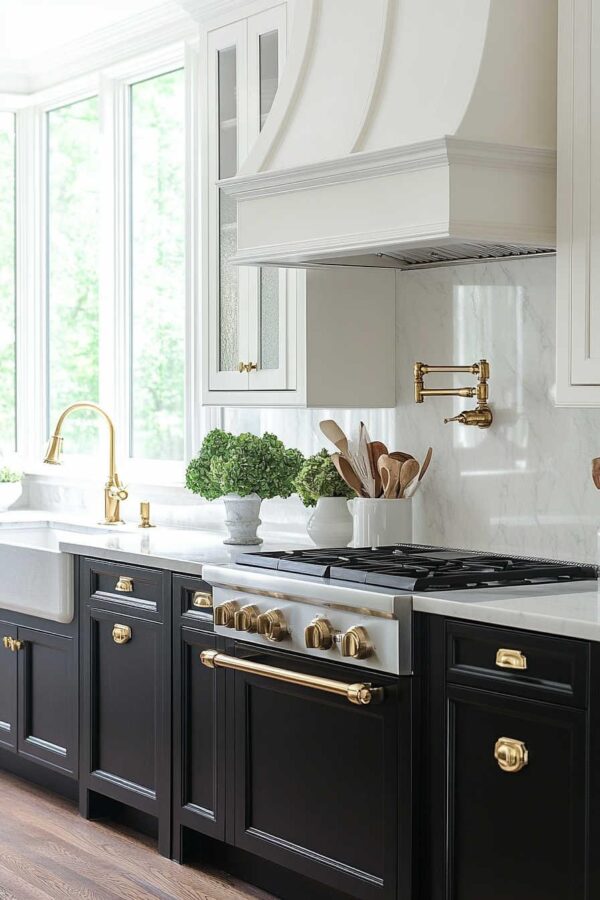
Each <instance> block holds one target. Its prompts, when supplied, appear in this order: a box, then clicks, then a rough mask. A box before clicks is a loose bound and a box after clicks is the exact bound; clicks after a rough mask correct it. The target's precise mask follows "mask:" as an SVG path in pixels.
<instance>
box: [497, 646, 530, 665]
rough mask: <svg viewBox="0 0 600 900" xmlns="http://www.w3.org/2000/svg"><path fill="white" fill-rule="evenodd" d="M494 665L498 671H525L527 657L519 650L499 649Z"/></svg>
mask: <svg viewBox="0 0 600 900" xmlns="http://www.w3.org/2000/svg"><path fill="white" fill-rule="evenodd" d="M496 665H497V666H498V668H500V669H521V670H523V669H526V668H527V657H526V656H525V654H524V653H522V652H521V651H520V650H508V649H506V648H504V647H501V648H500V650H498V652H497V653H496Z"/></svg>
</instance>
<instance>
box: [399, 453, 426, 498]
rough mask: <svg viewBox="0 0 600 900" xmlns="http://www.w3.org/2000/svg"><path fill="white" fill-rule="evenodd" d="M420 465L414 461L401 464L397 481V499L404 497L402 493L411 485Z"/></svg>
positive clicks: (408, 460)
mask: <svg viewBox="0 0 600 900" xmlns="http://www.w3.org/2000/svg"><path fill="white" fill-rule="evenodd" d="M420 468H421V467H420V465H419V463H418V462H417V460H416V459H407V460H406V462H404V463H402V468H401V469H400V478H399V479H398V497H399V498H402V497H404V491H405V490H406V488H407V487H408V485H409V484H410V483H411V481H412V480H413V478H416V477H417V475H418V474H419V469H420Z"/></svg>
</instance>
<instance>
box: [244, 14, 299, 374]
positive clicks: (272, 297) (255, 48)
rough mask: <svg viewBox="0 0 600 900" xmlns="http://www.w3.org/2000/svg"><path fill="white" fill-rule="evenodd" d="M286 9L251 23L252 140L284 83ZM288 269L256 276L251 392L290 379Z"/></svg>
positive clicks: (257, 272)
mask: <svg viewBox="0 0 600 900" xmlns="http://www.w3.org/2000/svg"><path fill="white" fill-rule="evenodd" d="M285 16H286V12H285V7H284V6H279V7H275V8H274V9H270V10H267V11H266V12H264V13H260V14H258V15H256V16H252V17H251V18H250V19H249V20H248V142H249V145H250V146H251V145H252V143H253V141H254V140H256V138H257V137H258V134H259V133H260V131H261V130H262V128H263V127H264V125H265V123H266V121H267V117H268V115H269V112H270V111H271V107H272V105H273V101H274V100H275V95H276V93H277V87H278V85H279V78H280V75H281V69H282V64H283V57H284V53H285V24H286V22H285ZM287 282H288V274H287V271H286V270H285V269H276V268H274V267H272V266H264V267H262V268H261V269H257V270H255V271H254V272H253V273H251V274H250V285H249V288H250V297H249V300H250V306H249V317H250V334H249V352H250V356H251V360H252V362H254V363H255V364H256V368H255V369H254V368H253V369H252V370H251V372H250V379H249V387H250V390H285V389H286V388H290V387H291V384H290V377H291V376H288V368H290V367H289V360H288V358H287V357H288V327H291V323H289V322H288V321H287V320H288V315H289V298H288V290H287Z"/></svg>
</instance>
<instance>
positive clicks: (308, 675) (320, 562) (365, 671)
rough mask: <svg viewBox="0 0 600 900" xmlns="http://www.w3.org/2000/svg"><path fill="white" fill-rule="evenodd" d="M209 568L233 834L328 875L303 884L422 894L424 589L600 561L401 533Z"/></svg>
mask: <svg viewBox="0 0 600 900" xmlns="http://www.w3.org/2000/svg"><path fill="white" fill-rule="evenodd" d="M203 576H204V578H205V579H206V580H207V581H208V582H209V583H210V584H212V585H213V587H214V594H213V602H214V630H215V634H216V636H215V638H214V639H211V641H210V642H209V643H208V646H207V647H206V649H203V650H202V652H201V661H202V663H203V664H204V665H205V666H207V667H209V668H211V669H213V670H214V680H213V684H214V687H213V688H212V690H213V691H214V694H213V696H214V697H215V698H218V697H220V696H225V697H227V698H228V699H227V703H226V706H227V709H228V710H229V712H228V714H227V720H226V725H225V730H226V731H227V732H228V733H230V732H233V734H234V735H235V740H234V744H235V761H234V763H232V769H233V771H234V777H233V792H232V793H233V796H234V798H235V802H234V806H235V811H234V816H233V818H234V828H233V832H232V834H231V835H230V837H229V840H230V841H231V842H232V843H233V844H234V845H235V846H236V847H238V848H241V849H242V850H244V851H248V852H250V853H254V854H257V855H259V856H261V857H262V858H264V859H268V860H270V861H272V862H274V863H277V864H278V865H280V866H282V867H283V868H284V869H285V870H286V871H292V872H295V873H297V874H298V875H300V876H301V877H303V878H309V879H312V881H311V882H310V883H307V885H305V886H304V887H303V889H302V894H301V896H302V897H307V898H308V897H311V898H317V897H318V898H319V900H321V898H327V900H331V898H333V897H335V898H336V900H337V898H338V897H345V898H347V897H354V898H357V900H411V898H412V897H414V896H415V894H414V887H415V885H414V882H415V880H416V874H417V869H416V868H415V866H414V858H415V855H414V847H415V845H416V844H418V842H419V836H418V827H419V826H418V809H419V806H420V805H422V804H423V802H424V798H423V797H422V796H420V794H419V791H420V787H419V785H420V784H421V782H420V781H419V778H418V777H416V776H415V772H416V766H417V762H416V761H418V760H420V759H421V758H422V755H423V748H422V743H421V741H422V737H421V736H422V726H421V720H420V716H421V710H422V708H423V705H424V703H426V697H424V696H423V694H422V689H421V685H422V681H423V679H422V678H420V677H419V676H420V675H421V674H422V672H421V671H420V669H421V667H422V666H423V662H422V656H421V655H420V653H421V650H422V647H423V642H422V641H421V640H420V636H421V628H426V623H425V622H424V620H423V618H422V617H415V618H413V616H412V595H413V592H421V591H435V590H439V591H447V590H452V589H457V588H463V589H464V588H475V587H477V588H489V589H490V590H493V588H494V586H497V585H502V584H543V583H550V582H557V581H573V580H578V579H587V578H595V577H596V570H595V567H593V566H578V565H575V564H569V563H557V562H549V561H545V560H527V559H518V558H513V557H507V556H498V555H490V554H480V553H479V554H478V553H468V552H464V551H454V550H445V549H442V548H435V547H424V546H414V545H397V546H393V547H381V548H379V549H377V550H369V549H349V548H342V549H339V550H298V551H295V552H279V553H260V552H258V553H246V554H244V555H242V556H241V557H240V558H239V562H238V563H237V564H236V565H233V566H206V567H205V568H204V572H203ZM413 650H414V652H413ZM412 676H415V677H412ZM186 677H191V675H190V676H186ZM207 739H208V738H207ZM317 888H318V890H317ZM282 896H288V894H285V893H284V894H282ZM289 896H294V897H296V896H300V894H298V893H295V894H293V895H292V894H289Z"/></svg>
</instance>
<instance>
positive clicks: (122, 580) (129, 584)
mask: <svg viewBox="0 0 600 900" xmlns="http://www.w3.org/2000/svg"><path fill="white" fill-rule="evenodd" d="M115 591H121V593H123V594H131V593H132V591H133V578H130V577H129V575H119V580H118V581H117V583H116V585H115Z"/></svg>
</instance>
